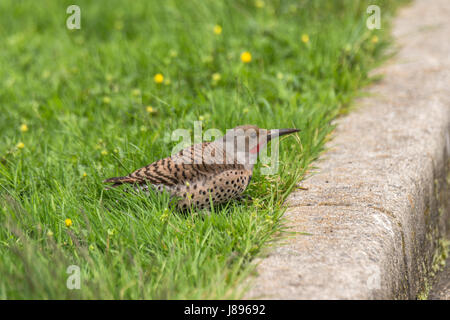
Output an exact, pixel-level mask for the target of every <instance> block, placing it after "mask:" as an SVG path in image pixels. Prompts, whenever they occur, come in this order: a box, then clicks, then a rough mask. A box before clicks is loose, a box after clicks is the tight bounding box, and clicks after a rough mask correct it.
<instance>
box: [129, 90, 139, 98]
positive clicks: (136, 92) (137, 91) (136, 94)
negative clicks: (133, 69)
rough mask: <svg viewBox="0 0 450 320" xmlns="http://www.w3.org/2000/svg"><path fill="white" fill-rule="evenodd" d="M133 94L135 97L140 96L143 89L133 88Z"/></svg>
mask: <svg viewBox="0 0 450 320" xmlns="http://www.w3.org/2000/svg"><path fill="white" fill-rule="evenodd" d="M131 94H132V95H133V96H135V97H137V96H140V95H141V90H139V89H133V91H131Z"/></svg>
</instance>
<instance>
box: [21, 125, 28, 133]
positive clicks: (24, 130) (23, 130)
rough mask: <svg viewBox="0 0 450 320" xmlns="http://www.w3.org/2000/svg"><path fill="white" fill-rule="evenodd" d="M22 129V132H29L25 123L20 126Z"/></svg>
mask: <svg viewBox="0 0 450 320" xmlns="http://www.w3.org/2000/svg"><path fill="white" fill-rule="evenodd" d="M20 131H22V132H27V131H28V126H27V125H26V124H25V123H24V124H22V125H21V126H20Z"/></svg>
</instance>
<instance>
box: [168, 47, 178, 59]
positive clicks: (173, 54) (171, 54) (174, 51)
mask: <svg viewBox="0 0 450 320" xmlns="http://www.w3.org/2000/svg"><path fill="white" fill-rule="evenodd" d="M169 56H170V57H171V58H175V57H177V56H178V52H177V50H174V49H171V50H170V51H169Z"/></svg>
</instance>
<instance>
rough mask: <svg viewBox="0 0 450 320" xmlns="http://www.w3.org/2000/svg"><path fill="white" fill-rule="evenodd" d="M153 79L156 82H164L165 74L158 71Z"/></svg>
mask: <svg viewBox="0 0 450 320" xmlns="http://www.w3.org/2000/svg"><path fill="white" fill-rule="evenodd" d="M153 80H154V81H155V82H156V83H158V84H159V83H163V81H164V76H163V75H162V74H161V73H157V74H155V76H154V77H153Z"/></svg>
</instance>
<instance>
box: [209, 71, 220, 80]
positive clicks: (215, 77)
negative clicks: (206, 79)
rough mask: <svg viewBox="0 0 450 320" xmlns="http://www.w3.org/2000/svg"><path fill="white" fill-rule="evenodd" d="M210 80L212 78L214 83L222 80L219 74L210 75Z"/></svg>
mask: <svg viewBox="0 0 450 320" xmlns="http://www.w3.org/2000/svg"><path fill="white" fill-rule="evenodd" d="M211 78H212V81H214V82H219V81H220V79H221V78H222V76H221V75H220V73H217V72H216V73H213V74H212V76H211Z"/></svg>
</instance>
